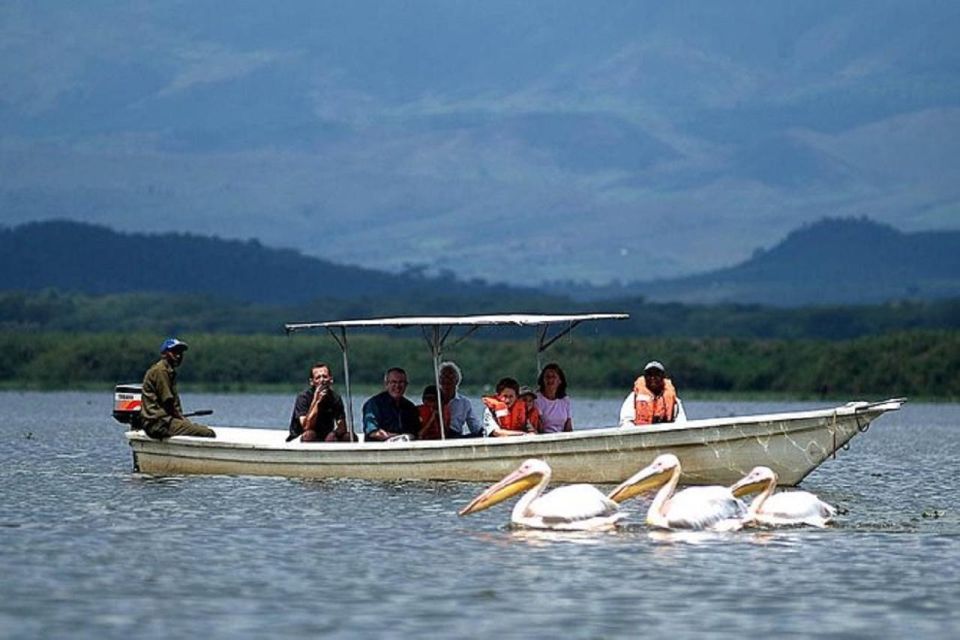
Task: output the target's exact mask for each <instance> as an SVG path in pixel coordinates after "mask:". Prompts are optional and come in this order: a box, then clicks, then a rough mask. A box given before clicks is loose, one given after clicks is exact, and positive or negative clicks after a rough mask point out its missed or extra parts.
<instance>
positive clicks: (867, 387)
mask: <svg viewBox="0 0 960 640" xmlns="http://www.w3.org/2000/svg"><path fill="white" fill-rule="evenodd" d="M416 335H418V334H415V333H406V334H404V335H401V334H397V335H396V336H386V335H362V334H358V335H353V336H351V338H350V377H351V383H352V384H355V385H362V386H370V387H376V386H377V385H378V384H379V383H380V382H381V380H382V376H383V371H384V370H385V369H386V368H387V367H389V366H402V367H404V368H405V369H406V370H407V371H408V373H409V375H410V379H411V387H410V389H409V390H408V395H410V396H411V397H412V398H419V395H420V390H421V388H422V386H423V385H425V384H429V383H430V382H432V380H433V372H432V365H431V359H430V356H429V351H428V349H427V347H426V344H425V342H424V341H423V339H421V338H419V337H413V336H416ZM164 337H165V336H163V335H159V334H156V333H152V332H137V333H73V332H31V331H0V348H2V349H3V353H4V354H6V357H5V358H3V359H0V386H2V387H3V388H6V389H50V390H53V389H71V388H90V387H95V386H97V385H100V384H103V385H105V386H110V385H113V384H115V383H120V382H137V381H139V380H140V379H141V378H142V376H143V373H144V371H145V370H146V368H147V367H149V366H150V365H151V364H152V363H153V362H155V361H156V360H157V359H158V358H159V355H158V353H157V349H158V346H159V344H160V342H161V340H162V339H163V338H164ZM179 337H180V338H182V339H184V340H186V341H187V342H189V344H190V350H189V351H188V352H187V358H186V361H185V363H184V366H183V368H182V369H181V371H180V377H179V380H180V382H181V384H182V385H191V386H192V387H193V389H195V390H242V389H250V388H256V387H263V386H276V385H280V386H284V385H289V386H290V387H291V388H293V387H297V386H302V385H303V384H304V383H305V381H306V377H307V371H308V369H309V367H310V365H311V364H312V363H313V362H317V361H325V362H328V363H330V365H331V366H332V368H333V371H334V375H335V377H336V378H337V380H338V383H339V384H340V385H342V384H343V365H342V355H341V353H340V350H339V348H338V347H337V346H336V344H335V343H334V341H333V340H332V339H330V337H329V336H328V335H327V334H325V333H322V334H321V333H316V334H297V335H293V336H280V335H227V334H221V333H195V334H191V333H187V334H181V335H180V336H179ZM444 355H445V357H446V358H448V359H452V360H455V361H456V362H457V363H458V364H459V365H460V366H461V368H462V369H463V372H464V385H465V386H466V387H469V388H471V389H476V388H479V389H487V388H490V387H492V386H493V385H494V384H496V381H497V380H498V379H499V378H501V377H503V376H508V375H509V376H512V377H516V378H518V379H519V380H521V382H522V383H523V384H530V385H535V384H536V375H537V371H536V354H535V345H534V340H533V338H532V337H531V338H530V339H526V340H514V339H510V340H492V339H484V338H471V339H470V340H466V341H463V342H460V343H458V344H457V345H456V346H455V347H454V348H451V349H449V350H448V351H447V352H446V353H445V354H444ZM654 359H655V360H660V361H662V362H663V363H664V364H665V365H666V367H667V370H668V373H669V375H670V376H671V377H672V378H673V380H674V382H675V384H676V385H677V386H678V388H679V390H680V391H681V393H690V392H693V393H697V392H703V393H736V394H778V395H784V396H796V397H824V398H826V397H830V398H834V397H836V398H842V399H867V400H870V399H883V398H886V397H891V396H908V397H912V398H926V399H932V400H945V401H950V400H957V399H960V332H957V331H926V330H924V331H903V332H897V333H891V334H884V335H880V336H868V337H862V338H857V339H851V340H840V341H837V340H831V341H827V340H785V339H755V338H754V339H751V338H743V339H741V338H616V337H614V338H609V337H604V338H600V337H590V336H586V337H583V336H576V337H573V338H572V339H568V338H564V339H562V340H561V341H559V342H558V343H557V344H556V345H554V346H553V347H552V348H551V349H550V350H549V351H547V352H546V353H545V354H544V355H543V363H544V364H545V363H547V362H557V363H559V364H560V366H561V367H563V369H564V371H565V372H566V374H567V379H568V383H569V386H570V388H571V390H576V389H580V390H590V391H595V392H604V391H609V392H625V391H626V390H628V389H629V388H631V386H632V384H633V381H634V379H635V378H636V377H637V376H638V375H639V373H640V370H641V369H642V367H643V365H644V364H645V363H646V362H647V361H649V360H654Z"/></svg>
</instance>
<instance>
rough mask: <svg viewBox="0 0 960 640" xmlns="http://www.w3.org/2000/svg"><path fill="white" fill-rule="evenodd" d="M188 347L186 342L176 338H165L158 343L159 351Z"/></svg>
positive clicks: (185, 348)
mask: <svg viewBox="0 0 960 640" xmlns="http://www.w3.org/2000/svg"><path fill="white" fill-rule="evenodd" d="M189 348H190V347H188V346H187V343H186V342H182V341H180V340H177V339H176V338H167V339H166V340H164V341H163V344H161V345H160V353H166V352H167V351H173V350H174V349H181V350H183V351H186V350H187V349H189Z"/></svg>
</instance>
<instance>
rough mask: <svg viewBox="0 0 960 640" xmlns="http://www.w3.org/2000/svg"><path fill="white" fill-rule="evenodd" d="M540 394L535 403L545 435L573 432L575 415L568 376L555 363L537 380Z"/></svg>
mask: <svg viewBox="0 0 960 640" xmlns="http://www.w3.org/2000/svg"><path fill="white" fill-rule="evenodd" d="M537 386H538V387H539V388H540V392H539V393H537V399H536V401H535V403H534V406H536V408H537V410H538V411H539V412H540V419H541V420H542V421H543V433H558V432H560V431H573V413H571V411H570V398H568V397H567V376H565V375H564V374H563V369H561V368H560V365H558V364H556V363H555V362H551V363H550V364H548V365H547V366H545V367H544V368H543V370H542V371H541V372H540V377H538V378H537Z"/></svg>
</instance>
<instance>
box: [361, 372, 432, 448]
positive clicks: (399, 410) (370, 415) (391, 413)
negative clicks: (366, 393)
mask: <svg viewBox="0 0 960 640" xmlns="http://www.w3.org/2000/svg"><path fill="white" fill-rule="evenodd" d="M383 385H384V387H385V390H384V391H382V392H380V393H378V394H377V395H375V396H373V397H372V398H369V399H368V400H367V401H366V402H364V403H363V433H364V434H365V437H366V439H367V440H375V441H384V440H389V439H390V438H393V437H396V436H399V435H404V434H406V435H407V436H408V437H410V438H416V437H417V432H419V431H420V414H419V413H418V412H417V406H416V405H415V404H413V403H412V402H410V401H409V400H407V399H406V398H405V397H404V396H403V394H404V393H405V392H406V390H407V372H406V371H404V370H403V369H401V368H400V367H392V368H390V369H387V372H386V374H385V375H384V376H383Z"/></svg>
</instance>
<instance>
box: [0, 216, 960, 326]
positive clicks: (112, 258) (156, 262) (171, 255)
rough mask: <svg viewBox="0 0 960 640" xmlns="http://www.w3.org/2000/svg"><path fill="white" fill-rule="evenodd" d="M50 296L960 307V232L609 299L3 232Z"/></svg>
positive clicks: (843, 227)
mask: <svg viewBox="0 0 960 640" xmlns="http://www.w3.org/2000/svg"><path fill="white" fill-rule="evenodd" d="M42 289H57V290H61V291H70V292H81V293H87V294H110V293H132V292H151V293H172V294H204V295H211V296H215V297H219V298H223V299H227V300H235V301H243V302H250V303H259V304H283V305H296V304H303V303H306V302H310V301H312V300H317V299H323V298H326V299H339V300H351V299H357V300H359V299H366V300H369V299H371V298H379V299H382V300H383V301H384V303H385V306H388V305H391V306H392V305H394V304H395V302H396V301H397V300H411V299H412V300H416V299H422V300H424V301H426V300H428V299H437V297H438V296H441V297H444V298H446V299H448V300H460V301H471V300H473V301H475V302H477V303H478V304H479V302H480V301H482V302H483V304H484V305H491V304H494V305H495V304H496V302H493V301H497V300H499V301H500V303H501V304H502V305H503V306H501V307H499V308H498V309H496V310H507V309H513V310H518V309H521V310H532V309H544V308H550V307H551V306H553V307H554V308H557V307H562V306H564V305H567V306H569V305H572V304H574V301H576V302H580V303H582V302H586V301H600V300H605V301H608V302H611V303H612V302H614V301H616V300H623V299H628V298H636V297H638V296H642V297H643V298H645V299H647V300H649V301H653V302H671V301H672V302H683V303H688V304H714V303H752V304H765V305H769V306H787V307H789V306H800V305H817V304H830V305H838V304H868V303H870V304H872V303H877V302H883V301H887V300H904V299H937V298H948V297H956V296H960V232H937V233H932V232H931V233H912V234H905V233H901V232H899V231H897V230H896V229H893V228H892V227H888V226H885V225H881V224H877V223H875V222H871V221H869V220H866V219H858V220H853V219H843V220H823V221H821V222H818V223H815V224H811V225H808V226H805V227H803V228H801V229H798V230H796V231H794V232H792V233H791V234H790V235H789V236H787V238H786V239H785V240H784V241H783V242H781V243H780V244H778V245H777V246H775V247H774V248H772V249H770V250H769V251H764V252H758V253H757V254H756V255H754V256H753V257H752V258H751V259H750V260H748V261H746V262H744V263H742V264H739V265H736V266H734V267H730V268H727V269H721V270H718V271H712V272H709V273H704V274H701V275H697V276H690V277H686V278H678V279H672V280H658V281H650V282H636V283H630V284H625V285H620V286H608V287H602V288H598V287H590V286H587V285H578V284H576V283H552V284H550V285H547V286H544V287H541V288H539V289H536V290H534V289H531V288H526V289H525V288H521V287H512V286H507V285H503V284H497V283H487V282H483V281H479V280H471V281H469V282H464V281H462V280H458V279H456V277H455V275H454V274H452V273H446V274H443V275H442V276H426V275H424V274H423V273H421V272H419V271H416V270H408V271H405V272H401V273H385V272H382V271H376V270H372V269H364V268H360V267H353V266H347V265H342V264H335V263H333V262H329V261H326V260H321V259H318V258H312V257H308V256H304V255H303V254H301V253H299V252H297V251H293V250H290V249H274V248H269V247H265V246H263V245H261V244H260V243H258V242H256V241H247V242H242V241H236V240H221V239H219V238H211V237H201V236H196V235H188V234H170V233H167V234H159V235H152V234H139V233H118V232H116V231H113V230H111V229H108V228H106V227H101V226H96V225H90V224H86V223H78V222H71V221H53V222H35V223H28V224H24V225H21V226H18V227H13V228H4V229H0V290H5V291H37V290H42ZM634 304H635V301H634ZM457 306H458V307H460V308H469V307H471V305H470V304H465V305H460V304H458V305H457ZM473 306H476V305H473ZM487 310H490V309H487Z"/></svg>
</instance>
